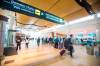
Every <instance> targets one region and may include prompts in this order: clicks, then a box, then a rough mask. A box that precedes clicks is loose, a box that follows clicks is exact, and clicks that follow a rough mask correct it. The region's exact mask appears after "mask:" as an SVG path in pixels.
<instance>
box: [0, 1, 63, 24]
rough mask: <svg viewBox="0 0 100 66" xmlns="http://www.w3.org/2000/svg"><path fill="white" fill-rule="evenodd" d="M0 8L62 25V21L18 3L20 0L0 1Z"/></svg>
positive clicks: (54, 16)
mask: <svg viewBox="0 0 100 66" xmlns="http://www.w3.org/2000/svg"><path fill="white" fill-rule="evenodd" d="M0 7H1V8H3V9H7V10H11V11H14V12H18V13H21V14H25V15H28V16H32V17H37V18H40V19H44V20H48V21H51V22H54V23H58V24H64V19H62V18H60V17H58V16H56V15H53V14H51V13H48V12H46V11H43V10H41V9H38V8H36V7H33V6H31V5H28V4H25V3H23V2H20V0H1V1H0Z"/></svg>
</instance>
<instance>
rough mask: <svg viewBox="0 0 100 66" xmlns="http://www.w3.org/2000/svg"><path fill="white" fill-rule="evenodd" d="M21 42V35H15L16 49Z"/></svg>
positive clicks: (19, 47) (19, 46)
mask: <svg viewBox="0 0 100 66" xmlns="http://www.w3.org/2000/svg"><path fill="white" fill-rule="evenodd" d="M21 42H22V39H21V37H20V36H16V44H17V47H16V51H17V50H18V49H19V50H21Z"/></svg>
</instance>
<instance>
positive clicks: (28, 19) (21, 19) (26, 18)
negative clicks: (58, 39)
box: [17, 13, 38, 24]
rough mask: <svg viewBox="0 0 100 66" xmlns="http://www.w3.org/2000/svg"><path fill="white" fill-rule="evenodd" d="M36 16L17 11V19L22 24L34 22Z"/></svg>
mask: <svg viewBox="0 0 100 66" xmlns="http://www.w3.org/2000/svg"><path fill="white" fill-rule="evenodd" d="M37 19H38V18H35V17H30V16H27V15H23V14H19V13H17V21H18V22H20V23H23V24H32V23H34V22H35V21H36V20H37Z"/></svg>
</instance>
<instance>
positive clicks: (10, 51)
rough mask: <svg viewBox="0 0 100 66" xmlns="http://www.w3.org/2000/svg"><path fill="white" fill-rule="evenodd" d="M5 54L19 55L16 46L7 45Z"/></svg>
mask: <svg viewBox="0 0 100 66" xmlns="http://www.w3.org/2000/svg"><path fill="white" fill-rule="evenodd" d="M3 54H4V55H5V56H11V55H17V54H18V53H17V51H16V47H5V48H4V53H3Z"/></svg>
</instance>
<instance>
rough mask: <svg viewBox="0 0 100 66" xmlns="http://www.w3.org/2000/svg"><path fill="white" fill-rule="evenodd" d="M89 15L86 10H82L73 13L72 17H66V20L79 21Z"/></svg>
mask: <svg viewBox="0 0 100 66" xmlns="http://www.w3.org/2000/svg"><path fill="white" fill-rule="evenodd" d="M87 15H88V13H87V12H86V11H85V9H80V10H78V11H77V12H75V13H72V15H68V16H66V17H64V19H65V20H66V21H72V20H75V19H78V18H81V17H85V16H87Z"/></svg>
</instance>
